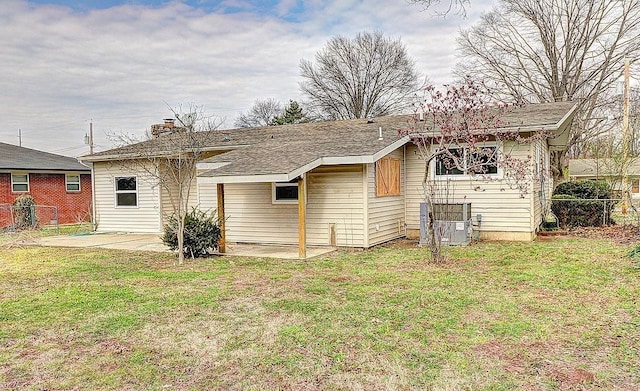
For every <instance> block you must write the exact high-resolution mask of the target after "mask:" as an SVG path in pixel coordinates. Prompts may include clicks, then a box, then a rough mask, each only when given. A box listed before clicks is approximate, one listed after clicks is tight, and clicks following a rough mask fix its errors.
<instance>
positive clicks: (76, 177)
mask: <svg viewBox="0 0 640 391" xmlns="http://www.w3.org/2000/svg"><path fill="white" fill-rule="evenodd" d="M65 183H66V186H67V191H80V174H66V175H65Z"/></svg>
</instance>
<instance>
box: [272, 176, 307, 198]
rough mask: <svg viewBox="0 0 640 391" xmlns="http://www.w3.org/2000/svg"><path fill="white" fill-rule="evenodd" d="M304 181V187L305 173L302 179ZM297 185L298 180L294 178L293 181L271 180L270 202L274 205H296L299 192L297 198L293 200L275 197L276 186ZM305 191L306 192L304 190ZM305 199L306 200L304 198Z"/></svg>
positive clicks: (305, 181)
mask: <svg viewBox="0 0 640 391" xmlns="http://www.w3.org/2000/svg"><path fill="white" fill-rule="evenodd" d="M303 181H304V186H305V189H306V186H307V178H306V175H305V178H304V179H303ZM293 186H295V187H298V180H297V179H295V182H271V203H272V204H274V205H280V204H282V205H297V204H298V200H299V199H300V193H298V198H296V199H295V200H279V199H276V188H278V187H293ZM305 193H306V192H305ZM305 201H306V200H305Z"/></svg>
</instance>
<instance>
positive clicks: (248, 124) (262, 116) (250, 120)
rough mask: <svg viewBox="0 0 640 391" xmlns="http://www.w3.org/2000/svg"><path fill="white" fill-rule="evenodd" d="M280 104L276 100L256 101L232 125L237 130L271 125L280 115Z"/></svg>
mask: <svg viewBox="0 0 640 391" xmlns="http://www.w3.org/2000/svg"><path fill="white" fill-rule="evenodd" d="M282 112H283V110H282V104H281V103H280V102H278V101H277V100H276V99H273V98H269V99H258V100H256V101H255V102H254V103H253V106H252V107H251V109H249V111H248V112H246V113H240V114H239V115H238V118H236V121H235V122H234V125H235V126H237V127H239V128H253V127H256V126H268V125H271V123H272V122H273V120H274V118H276V117H278V116H280V115H282Z"/></svg>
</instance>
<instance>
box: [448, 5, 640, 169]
mask: <svg viewBox="0 0 640 391" xmlns="http://www.w3.org/2000/svg"><path fill="white" fill-rule="evenodd" d="M639 28H640V0H614V1H612V0H499V2H498V6H497V7H496V8H495V9H494V10H493V11H491V12H489V13H487V14H485V15H483V16H482V18H481V20H480V22H479V23H478V24H477V25H475V26H474V27H472V28H470V29H468V30H464V31H462V32H461V34H460V37H459V39H458V43H459V46H460V53H461V56H462V58H461V62H460V65H459V67H458V70H457V73H458V74H459V75H471V76H472V77H476V78H483V79H484V80H485V81H487V82H493V84H494V87H495V88H496V89H497V91H498V92H499V93H501V94H502V95H503V96H505V95H506V96H511V97H513V98H514V99H515V100H516V101H518V102H549V101H563V100H574V101H576V102H577V103H578V104H579V105H580V111H579V114H578V116H577V117H576V119H575V121H574V127H573V129H572V134H571V137H570V140H569V143H568V146H567V150H566V151H565V152H564V153H562V154H559V155H557V156H555V157H554V166H555V167H556V172H555V174H556V175H557V176H559V175H560V174H561V170H562V167H564V165H565V155H566V154H568V155H569V156H571V157H575V156H578V155H580V154H581V153H582V151H583V150H584V148H585V142H586V141H588V140H590V139H592V138H594V137H597V136H598V135H599V134H602V132H603V131H604V130H603V128H602V127H601V126H597V125H598V124H603V123H604V122H603V121H602V120H601V118H602V117H603V116H606V115H608V113H607V110H609V109H610V107H609V105H610V103H611V102H612V99H611V98H612V96H613V95H614V94H615V89H616V86H617V83H618V81H619V80H620V77H621V75H622V70H623V65H624V57H625V56H628V57H630V58H632V59H635V58H637V57H638V55H639V54H640V39H638V36H639ZM605 122H606V121H605Z"/></svg>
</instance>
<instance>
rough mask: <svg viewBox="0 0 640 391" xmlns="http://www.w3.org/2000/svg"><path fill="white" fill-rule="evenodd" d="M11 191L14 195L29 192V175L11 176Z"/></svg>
mask: <svg viewBox="0 0 640 391" xmlns="http://www.w3.org/2000/svg"><path fill="white" fill-rule="evenodd" d="M11 191H13V192H14V193H28V192H29V174H13V173H12V174H11Z"/></svg>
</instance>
